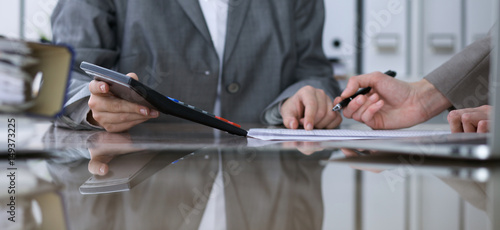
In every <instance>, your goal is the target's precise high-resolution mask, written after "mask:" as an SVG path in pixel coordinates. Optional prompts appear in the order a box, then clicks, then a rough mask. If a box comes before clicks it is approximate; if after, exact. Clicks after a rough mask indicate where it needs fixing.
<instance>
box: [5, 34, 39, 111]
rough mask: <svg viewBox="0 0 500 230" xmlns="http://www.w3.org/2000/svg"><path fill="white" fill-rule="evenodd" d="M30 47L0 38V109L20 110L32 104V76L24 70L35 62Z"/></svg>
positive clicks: (33, 94)
mask: <svg viewBox="0 0 500 230" xmlns="http://www.w3.org/2000/svg"><path fill="white" fill-rule="evenodd" d="M30 55H31V49H30V48H29V47H28V45H27V44H26V43H24V42H21V41H18V40H9V39H0V110H1V111H2V112H20V111H22V110H24V109H27V108H29V107H30V106H32V105H33V104H34V101H33V98H34V97H35V96H36V93H34V92H36V91H32V85H33V80H34V78H35V77H34V76H31V75H30V74H29V73H28V72H26V71H25V68H27V67H28V66H31V65H34V64H36V63H37V59H36V58H33V57H31V56H30Z"/></svg>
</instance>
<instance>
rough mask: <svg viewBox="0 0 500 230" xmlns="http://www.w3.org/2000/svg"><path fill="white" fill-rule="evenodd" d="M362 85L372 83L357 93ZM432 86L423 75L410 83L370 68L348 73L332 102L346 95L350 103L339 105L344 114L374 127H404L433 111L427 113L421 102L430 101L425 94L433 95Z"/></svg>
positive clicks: (425, 117)
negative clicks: (338, 93)
mask: <svg viewBox="0 0 500 230" xmlns="http://www.w3.org/2000/svg"><path fill="white" fill-rule="evenodd" d="M365 87H371V90H367V89H365V90H362V91H361V93H357V91H359V89H360V88H365ZM432 87H433V85H432V84H430V83H429V82H428V81H426V80H425V79H423V80H421V81H418V82H412V83H410V82H406V81H401V80H398V79H395V78H393V77H390V76H388V75H387V74H383V73H381V72H373V73H368V74H363V75H359V76H353V77H351V78H350V79H349V82H348V84H347V86H346V88H345V90H344V92H342V95H341V96H340V97H337V98H336V99H335V101H334V104H339V103H341V101H342V100H345V99H347V100H348V101H349V102H350V103H348V104H344V105H339V106H341V107H342V111H341V113H342V114H343V117H344V118H347V119H353V120H356V121H359V122H362V123H365V124H366V125H368V126H369V127H371V128H373V129H399V128H406V127H410V126H413V125H416V124H418V123H421V122H423V121H425V120H427V119H429V117H430V116H429V115H432V114H427V111H428V110H427V108H425V107H423V106H424V105H425V104H426V103H422V101H426V100H431V101H432V100H433V98H428V97H430V96H432V97H436V95H435V94H434V93H431V92H432V90H433V88H432ZM429 90H430V91H429ZM363 93H366V95H365V94H363ZM427 94H429V95H428V96H427ZM348 98H350V99H348ZM344 103H346V102H344ZM332 107H333V106H332Z"/></svg>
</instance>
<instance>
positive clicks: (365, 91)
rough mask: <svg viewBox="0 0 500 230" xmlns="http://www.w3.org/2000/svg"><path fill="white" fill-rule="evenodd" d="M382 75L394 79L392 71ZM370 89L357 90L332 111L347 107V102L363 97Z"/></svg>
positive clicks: (394, 74) (394, 73)
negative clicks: (359, 96)
mask: <svg viewBox="0 0 500 230" xmlns="http://www.w3.org/2000/svg"><path fill="white" fill-rule="evenodd" d="M384 74H385V75H388V76H391V77H396V72H394V71H392V70H388V71H387V72H385V73H384ZM371 89H372V88H371V87H365V88H361V89H359V90H358V91H357V92H356V93H355V94H353V95H352V96H350V97H348V98H346V99H344V100H342V101H341V102H339V103H338V104H337V105H335V106H334V107H333V109H332V110H333V111H340V110H341V109H343V108H345V107H347V105H348V104H349V102H351V101H352V100H353V99H354V98H356V97H357V96H358V95H365V94H367V93H369V92H370V90H371Z"/></svg>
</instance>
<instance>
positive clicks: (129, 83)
mask: <svg viewBox="0 0 500 230" xmlns="http://www.w3.org/2000/svg"><path fill="white" fill-rule="evenodd" d="M80 68H81V69H82V70H84V71H85V72H86V73H87V74H88V75H89V76H91V77H93V78H94V79H95V80H98V81H103V82H106V83H107V84H108V85H109V89H110V91H111V92H112V93H113V94H114V95H115V96H116V97H119V98H121V99H124V100H127V101H130V102H133V103H136V104H140V105H143V106H146V107H148V108H150V109H155V110H158V111H160V112H162V113H165V114H169V115H172V116H176V117H179V118H183V119H187V120H190V121H193V122H197V123H200V124H203V125H207V126H210V127H212V128H216V129H220V130H223V131H226V132H228V133H231V134H235V135H239V136H246V135H247V131H246V130H244V129H242V128H241V126H240V125H238V124H236V123H234V122H231V121H228V120H227V119H224V118H222V117H219V116H215V115H213V114H211V113H209V112H207V111H204V110H201V109H198V108H196V107H194V106H192V105H189V104H186V103H184V102H182V101H179V100H177V99H174V98H170V97H167V96H164V95H162V94H160V93H158V92H157V91H155V90H153V89H151V88H149V87H147V86H146V85H144V84H142V83H141V82H139V81H137V80H135V79H133V78H130V77H128V76H126V75H124V74H121V73H118V72H116V71H113V70H110V69H106V68H103V67H101V66H97V65H94V64H91V63H88V62H82V63H81V65H80Z"/></svg>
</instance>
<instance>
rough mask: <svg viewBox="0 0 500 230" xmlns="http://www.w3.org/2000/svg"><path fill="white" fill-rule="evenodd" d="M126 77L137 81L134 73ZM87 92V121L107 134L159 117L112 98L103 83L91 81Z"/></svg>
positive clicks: (135, 105)
mask: <svg viewBox="0 0 500 230" xmlns="http://www.w3.org/2000/svg"><path fill="white" fill-rule="evenodd" d="M128 76H129V77H132V78H134V79H136V80H137V79H138V77H137V75H135V74H134V73H130V74H128ZM89 90H90V93H91V95H90V99H89V102H88V104H89V107H90V112H89V114H88V116H87V120H88V121H89V122H90V123H91V124H93V125H98V126H102V127H103V128H105V129H106V131H108V132H122V131H126V130H128V129H130V128H132V127H133V126H135V125H137V124H140V123H142V122H145V121H147V120H149V119H151V118H156V117H158V116H159V113H158V111H155V110H150V109H149V108H147V107H145V106H141V105H138V104H134V103H132V102H128V101H125V100H122V99H120V98H117V97H115V96H113V94H112V93H111V92H109V85H108V84H106V83H105V82H101V81H96V80H93V81H91V82H90V84H89Z"/></svg>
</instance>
